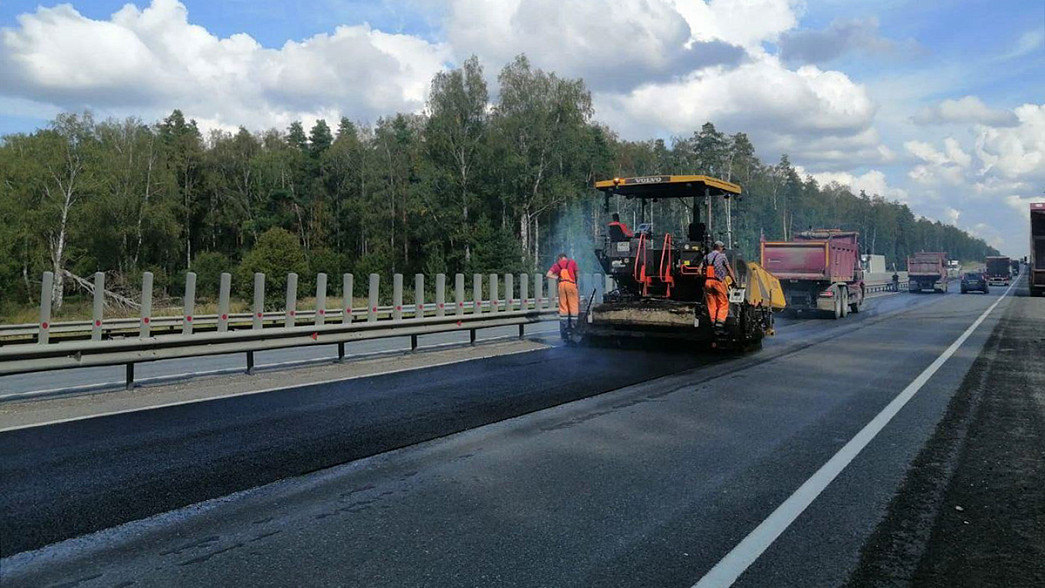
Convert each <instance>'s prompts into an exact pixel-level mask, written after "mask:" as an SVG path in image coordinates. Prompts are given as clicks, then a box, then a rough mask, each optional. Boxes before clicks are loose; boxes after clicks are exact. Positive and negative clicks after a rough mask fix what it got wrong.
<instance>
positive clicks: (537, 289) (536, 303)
mask: <svg viewBox="0 0 1045 588" xmlns="http://www.w3.org/2000/svg"><path fill="white" fill-rule="evenodd" d="M543 284H544V280H542V279H541V274H533V308H534V310H537V311H540V310H541V309H542V308H544V305H542V304H541V290H543V288H541V286H542V285H543Z"/></svg>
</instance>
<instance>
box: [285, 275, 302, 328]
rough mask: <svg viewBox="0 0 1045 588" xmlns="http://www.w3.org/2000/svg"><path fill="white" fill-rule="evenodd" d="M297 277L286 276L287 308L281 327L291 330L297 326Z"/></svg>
mask: <svg viewBox="0 0 1045 588" xmlns="http://www.w3.org/2000/svg"><path fill="white" fill-rule="evenodd" d="M297 306H298V275H297V274H287V307H286V310H285V316H284V317H283V326H284V327H286V328H288V329H289V328H291V327H293V326H294V325H295V324H297V314H298V310H297Z"/></svg>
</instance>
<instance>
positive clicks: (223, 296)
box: [218, 272, 232, 333]
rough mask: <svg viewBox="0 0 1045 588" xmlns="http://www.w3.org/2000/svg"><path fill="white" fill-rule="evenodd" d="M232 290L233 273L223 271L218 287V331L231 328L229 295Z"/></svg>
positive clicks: (221, 331) (222, 331)
mask: <svg viewBox="0 0 1045 588" xmlns="http://www.w3.org/2000/svg"><path fill="white" fill-rule="evenodd" d="M231 291H232V274H230V273H228V272H222V274H221V285H220V286H219V287H218V332H219V333H224V332H226V331H228V330H229V295H230V293H231Z"/></svg>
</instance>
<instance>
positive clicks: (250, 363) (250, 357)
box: [247, 351, 254, 376]
mask: <svg viewBox="0 0 1045 588" xmlns="http://www.w3.org/2000/svg"><path fill="white" fill-rule="evenodd" d="M247 375H248V376H253V375H254V352H253V351H248V352H247Z"/></svg>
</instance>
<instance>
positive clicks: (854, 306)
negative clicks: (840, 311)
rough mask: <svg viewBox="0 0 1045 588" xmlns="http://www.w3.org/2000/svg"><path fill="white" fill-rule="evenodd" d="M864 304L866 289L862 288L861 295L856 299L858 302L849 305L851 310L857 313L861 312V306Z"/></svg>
mask: <svg viewBox="0 0 1045 588" xmlns="http://www.w3.org/2000/svg"><path fill="white" fill-rule="evenodd" d="M863 305H864V291H863V289H862V288H861V289H860V297H859V298H858V299H857V300H856V302H854V303H852V304H850V305H849V311H850V312H852V313H853V314H856V313H858V312H860V308H861V307H863Z"/></svg>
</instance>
